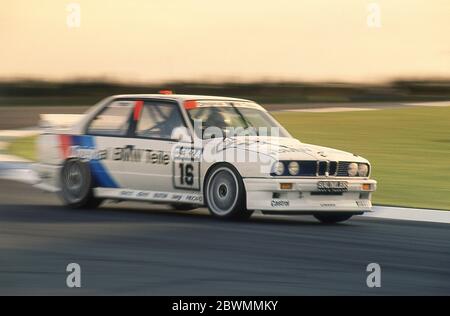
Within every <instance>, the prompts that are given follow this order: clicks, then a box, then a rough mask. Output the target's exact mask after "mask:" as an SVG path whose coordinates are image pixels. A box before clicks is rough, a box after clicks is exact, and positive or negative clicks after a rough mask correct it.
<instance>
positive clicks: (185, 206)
mask: <svg viewBox="0 0 450 316" xmlns="http://www.w3.org/2000/svg"><path fill="white" fill-rule="evenodd" d="M170 206H172V208H173V209H174V210H177V211H192V210H195V209H196V208H198V206H197V205H193V204H184V203H173V204H170Z"/></svg>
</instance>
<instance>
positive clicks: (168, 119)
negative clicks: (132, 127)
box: [136, 101, 184, 139]
mask: <svg viewBox="0 0 450 316" xmlns="http://www.w3.org/2000/svg"><path fill="white" fill-rule="evenodd" d="M177 127H184V123H183V118H182V117H181V113H180V110H179V109H178V105H177V104H175V103H164V102H151V101H145V102H144V107H143V109H142V112H141V116H140V119H139V121H138V123H137V127H136V136H137V137H144V138H145V137H148V138H162V139H172V138H173V137H172V133H173V131H174V130H175V129H176V128H177Z"/></svg>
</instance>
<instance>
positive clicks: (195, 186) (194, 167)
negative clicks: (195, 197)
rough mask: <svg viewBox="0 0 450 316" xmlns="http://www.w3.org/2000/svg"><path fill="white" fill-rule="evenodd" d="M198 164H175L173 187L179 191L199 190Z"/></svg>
mask: <svg viewBox="0 0 450 316" xmlns="http://www.w3.org/2000/svg"><path fill="white" fill-rule="evenodd" d="M199 165H200V163H198V162H177V163H174V166H173V180H174V187H175V188H180V189H192V190H200V177H199V171H200V168H199Z"/></svg>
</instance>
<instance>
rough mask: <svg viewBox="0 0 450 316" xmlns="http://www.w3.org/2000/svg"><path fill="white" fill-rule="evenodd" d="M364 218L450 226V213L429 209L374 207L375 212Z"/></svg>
mask: <svg viewBox="0 0 450 316" xmlns="http://www.w3.org/2000/svg"><path fill="white" fill-rule="evenodd" d="M363 216H364V217H372V218H386V219H398V220H405V221H420V222H432V223H446V224H450V211H439V210H429V209H417V208H405V207H390V206H374V207H373V212H371V213H365V214H364V215H363Z"/></svg>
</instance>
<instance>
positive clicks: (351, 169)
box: [347, 162, 358, 177]
mask: <svg viewBox="0 0 450 316" xmlns="http://www.w3.org/2000/svg"><path fill="white" fill-rule="evenodd" d="M347 172H348V175H349V176H350V177H354V176H356V174H357V173H358V164H357V163H356V162H352V163H351V164H349V165H348V169H347Z"/></svg>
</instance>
